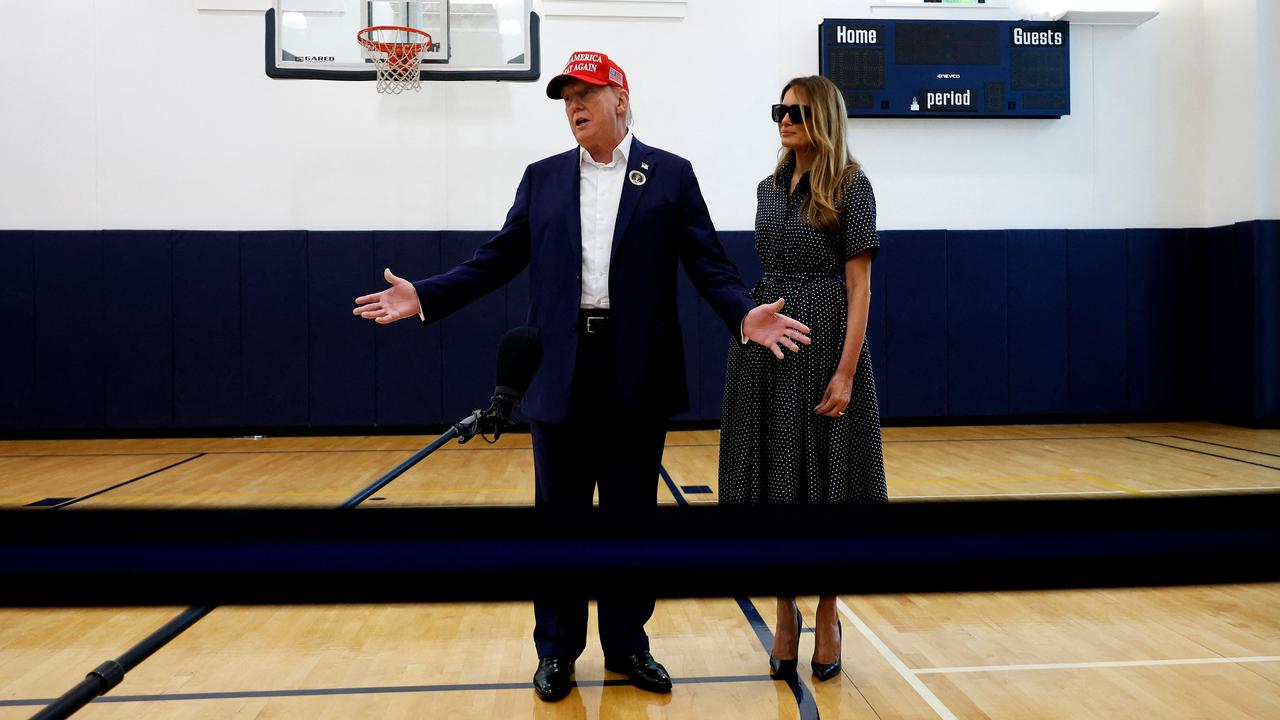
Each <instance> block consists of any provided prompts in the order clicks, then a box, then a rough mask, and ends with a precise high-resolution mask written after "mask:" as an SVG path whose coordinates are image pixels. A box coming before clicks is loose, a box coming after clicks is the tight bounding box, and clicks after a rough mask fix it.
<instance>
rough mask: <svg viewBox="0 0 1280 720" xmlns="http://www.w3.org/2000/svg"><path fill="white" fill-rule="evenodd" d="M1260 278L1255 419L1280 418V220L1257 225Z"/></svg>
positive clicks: (1256, 240)
mask: <svg viewBox="0 0 1280 720" xmlns="http://www.w3.org/2000/svg"><path fill="white" fill-rule="evenodd" d="M1253 235H1254V267H1255V268H1256V275H1255V277H1256V278H1257V283H1258V284H1257V294H1258V297H1257V301H1256V303H1255V306H1256V307H1257V312H1258V320H1257V325H1256V333H1257V362H1256V363H1255V364H1256V367H1257V372H1258V381H1257V390H1256V393H1255V396H1256V397H1257V403H1256V407H1255V408H1254V413H1255V417H1265V418H1280V220H1278V221H1275V222H1269V223H1261V222H1259V223H1253Z"/></svg>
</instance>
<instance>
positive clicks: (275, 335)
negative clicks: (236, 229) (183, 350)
mask: <svg viewBox="0 0 1280 720" xmlns="http://www.w3.org/2000/svg"><path fill="white" fill-rule="evenodd" d="M240 273H241V285H240V302H241V306H240V318H241V320H240V322H241V333H242V353H243V354H242V356H241V357H242V360H243V364H242V365H241V367H242V368H243V376H242V377H243V385H242V397H243V403H244V404H243V407H244V412H243V415H242V417H243V422H244V424H246V425H249V426H254V427H257V426H263V427H270V426H281V425H283V426H306V425H307V424H308V423H309V422H310V420H311V413H310V409H309V408H308V401H309V391H308V387H309V374H308V362H307V353H308V351H307V346H308V343H309V340H308V337H307V334H308V332H309V328H310V323H309V321H308V309H307V303H308V290H307V273H308V269H307V233H306V232H304V231H300V230H299V231H271V232H255V233H248V232H246V233H241V234H240ZM348 312H350V311H348Z"/></svg>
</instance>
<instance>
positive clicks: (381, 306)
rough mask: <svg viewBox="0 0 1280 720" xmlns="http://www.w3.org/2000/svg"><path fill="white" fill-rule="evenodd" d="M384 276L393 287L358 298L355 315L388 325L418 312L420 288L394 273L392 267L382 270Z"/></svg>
mask: <svg viewBox="0 0 1280 720" xmlns="http://www.w3.org/2000/svg"><path fill="white" fill-rule="evenodd" d="M382 277H384V278H386V279H387V282H389V283H391V287H389V288H387V289H386V290H383V291H382V292H380V293H374V294H372V295H361V296H360V297H358V298H356V309H355V310H352V311H351V313H352V314H353V315H359V316H360V317H362V318H366V319H368V320H372V321H374V322H376V323H381V324H383V325H386V324H387V323H393V322H395V321H397V320H403V319H405V318H407V317H413V316H414V315H417V314H418V308H419V305H418V289H417V288H415V287H414V286H413V283H411V282H409V281H408V280H405V279H404V278H401V277H396V276H395V275H393V274H392V272H391V268H387V269H386V270H383V271H382Z"/></svg>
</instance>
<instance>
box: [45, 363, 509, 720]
mask: <svg viewBox="0 0 1280 720" xmlns="http://www.w3.org/2000/svg"><path fill="white" fill-rule="evenodd" d="M502 389H505V388H500V391H499V392H498V393H495V394H494V400H493V405H491V406H490V407H489V409H488V410H476V411H475V412H473V413H471V414H470V415H468V416H467V417H465V418H463V419H462V420H459V421H458V422H456V423H454V424H453V425H452V426H450V428H449V429H448V430H447V431H445V433H444V434H443V435H441V436H440V437H438V438H436V439H435V440H433V441H432V442H431V443H430V444H428V445H427V446H426V447H424V448H422V449H421V450H419V451H418V452H416V453H414V454H413V456H412V457H410V458H409V459H407V460H405V461H404V462H402V463H400V464H399V465H397V466H395V467H394V468H392V469H391V470H390V471H389V472H387V473H386V474H385V475H383V476H382V477H380V478H378V479H377V480H375V481H374V482H373V483H372V484H371V485H369V486H368V487H366V488H365V489H363V490H361V491H360V492H358V493H356V494H355V495H352V496H351V497H349V498H347V500H346V502H344V503H342V504H341V505H339V506H338V509H340V510H350V509H352V508H354V507H356V506H357V505H359V504H360V503H362V502H364V501H365V500H368V499H369V498H370V497H372V496H373V495H374V493H376V492H378V491H379V490H381V489H382V488H384V487H386V486H387V485H388V484H389V483H390V482H391V481H392V480H395V479H396V478H398V477H400V476H401V475H403V474H404V473H405V472H406V471H407V470H409V468H411V467H413V466H414V465H417V464H418V463H419V462H421V461H422V460H423V458H425V457H426V456H428V455H430V454H431V453H433V452H435V451H436V450H438V449H440V448H441V447H443V446H444V445H446V444H448V442H449V441H450V440H452V439H454V438H458V444H460V445H461V444H463V443H465V442H467V441H468V440H470V439H471V438H473V437H475V436H476V434H477V433H479V432H481V428H482V427H485V428H489V429H491V430H492V431H493V432H494V440H495V441H496V440H497V439H498V437H499V436H501V435H502V428H503V426H505V425H507V424H508V423H510V422H511V421H510V409H509V408H510V405H508V406H507V412H506V413H505V414H504V413H503V412H502V408H501V405H500V403H501V402H503V401H505V400H507V399H508V398H506V397H503V393H502V392H501V390H502ZM518 397H519V395H517V398H518ZM500 398H501V399H500ZM216 607H217V605H193V606H191V607H189V608H187V609H186V610H183V611H182V612H181V613H179V614H178V615H177V616H175V617H174V618H173V619H172V620H170V621H169V622H167V623H165V624H164V625H163V626H161V627H160V628H159V629H158V630H156V631H155V632H153V633H151V634H150V635H148V636H147V637H145V638H143V640H142V641H141V642H139V643H138V644H136V645H134V646H133V647H131V648H129V649H128V650H126V651H125V652H124V653H123V654H122V655H121V656H120V657H118V658H116V659H115V660H107V661H106V662H104V663H102V664H101V665H99V666H98V667H96V668H94V669H93V670H92V671H91V672H90V673H89V674H88V675H86V676H85V678H84V680H81V681H80V683H79V684H77V685H76V686H75V687H73V688H71V689H70V690H68V691H66V692H65V693H63V694H62V695H61V696H59V697H58V698H57V699H55V700H54V701H53V702H51V703H49V704H48V705H46V706H45V707H44V708H43V709H41V710H40V712H38V713H36V714H35V715H32V716H31V720H54V719H55V718H56V719H57V720H61V719H62V718H67V717H70V716H71V715H72V714H73V713H75V712H76V711H77V710H79V709H80V708H82V707H84V706H85V705H88V704H89V703H90V702H92V701H93V699H94V698H96V697H98V696H100V695H105V694H106V693H107V692H109V691H110V690H111V689H112V688H114V687H115V686H117V685H119V684H120V683H121V682H122V681H123V680H124V676H125V674H126V673H128V672H129V671H130V670H132V669H133V668H135V667H136V666H137V665H138V664H139V663H141V662H142V661H143V660H146V659H147V658H149V657H151V655H153V654H154V653H155V652H156V651H157V650H159V649H160V648H162V647H164V646H165V645H168V644H169V641H171V640H173V639H174V638H176V637H178V636H179V635H181V634H182V633H183V632H185V631H186V630H187V629H188V628H190V627H191V626H192V625H195V624H196V623H197V622H200V620H201V619H202V618H204V616H206V615H208V614H209V613H211V612H213V610H214V608H216Z"/></svg>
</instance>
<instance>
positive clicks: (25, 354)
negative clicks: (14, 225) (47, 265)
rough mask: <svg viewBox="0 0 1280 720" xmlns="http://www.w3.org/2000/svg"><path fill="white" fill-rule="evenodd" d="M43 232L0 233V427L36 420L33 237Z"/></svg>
mask: <svg viewBox="0 0 1280 720" xmlns="http://www.w3.org/2000/svg"><path fill="white" fill-rule="evenodd" d="M37 237H41V238H43V237H44V235H43V233H41V234H37V233H34V232H26V231H16V232H0V338H3V339H4V349H3V350H0V428H22V427H27V426H29V425H32V424H33V422H34V420H35V418H36V404H35V388H36V348H35V336H36V335H35V333H36V325H35V322H36V312H35V310H36V307H35V300H36V298H35V281H36V277H35V248H34V241H35V238H37Z"/></svg>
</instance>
